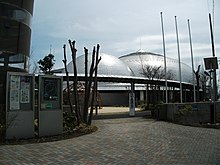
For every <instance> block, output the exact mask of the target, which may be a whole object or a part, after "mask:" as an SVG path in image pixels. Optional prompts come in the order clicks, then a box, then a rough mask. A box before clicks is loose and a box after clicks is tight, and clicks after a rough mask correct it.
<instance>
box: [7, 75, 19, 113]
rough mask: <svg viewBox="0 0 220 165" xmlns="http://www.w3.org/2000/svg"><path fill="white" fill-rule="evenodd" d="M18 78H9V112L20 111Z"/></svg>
mask: <svg viewBox="0 0 220 165" xmlns="http://www.w3.org/2000/svg"><path fill="white" fill-rule="evenodd" d="M19 90H20V76H11V77H10V98H9V99H10V110H19V109H20V103H19V100H20V96H19Z"/></svg>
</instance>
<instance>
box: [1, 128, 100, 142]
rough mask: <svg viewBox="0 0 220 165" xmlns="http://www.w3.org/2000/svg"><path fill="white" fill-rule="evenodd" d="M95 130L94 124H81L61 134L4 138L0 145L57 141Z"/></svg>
mask: <svg viewBox="0 0 220 165" xmlns="http://www.w3.org/2000/svg"><path fill="white" fill-rule="evenodd" d="M97 130H98V128H97V127H96V126H83V127H79V128H77V129H75V130H73V131H71V132H64V133H63V134H62V135H56V136H46V137H35V138H31V139H19V140H17V139H12V140H6V141H5V142H0V145H22V144H30V143H44V142H53V141H59V140H65V139H71V138H75V137H79V136H83V135H86V134H90V133H93V132H95V131H97Z"/></svg>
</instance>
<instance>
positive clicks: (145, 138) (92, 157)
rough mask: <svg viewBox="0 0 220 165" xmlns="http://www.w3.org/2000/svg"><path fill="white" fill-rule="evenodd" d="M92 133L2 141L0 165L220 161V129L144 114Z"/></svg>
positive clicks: (104, 123) (107, 123) (108, 122)
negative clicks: (43, 139)
mask: <svg viewBox="0 0 220 165" xmlns="http://www.w3.org/2000/svg"><path fill="white" fill-rule="evenodd" d="M93 124H94V125H96V126H98V128H99V129H98V131H97V132H95V133H92V134H89V135H85V136H81V137H77V138H73V139H67V140H61V141H56V142H46V143H38V144H36V143H35V144H25V145H1V146H0V164H1V165H6V164H11V165H14V164H22V165H26V164H28V165H29V164H39V165H40V164H79V165H99V164H100V165H102V164H103V165H105V164H120V165H121V164H126V165H127V164H129V165H136V164H137V165H142V164H143V165H145V164H190V165H197V164H198V165H199V164H204V165H205V164H216V165H217V164H220V130H217V129H208V128H197V127H189V126H181V125H177V124H172V123H168V122H163V121H154V120H152V119H144V118H142V117H132V118H117V119H104V120H95V121H94V123H93Z"/></svg>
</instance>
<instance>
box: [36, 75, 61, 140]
mask: <svg viewBox="0 0 220 165" xmlns="http://www.w3.org/2000/svg"><path fill="white" fill-rule="evenodd" d="M62 84H63V80H62V77H57V76H48V75H44V76H39V89H38V115H39V116H38V120H39V122H38V124H39V127H38V129H39V130H38V135H39V136H52V135H59V134H62V133H63V108H62V100H63V98H62V96H63V92H62V91H63V90H62V88H63V85H62Z"/></svg>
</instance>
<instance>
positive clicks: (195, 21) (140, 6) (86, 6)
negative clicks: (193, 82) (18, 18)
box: [31, 0, 220, 68]
mask: <svg viewBox="0 0 220 165" xmlns="http://www.w3.org/2000/svg"><path fill="white" fill-rule="evenodd" d="M214 4H215V6H214V12H215V13H214V37H215V48H216V50H215V53H216V55H217V56H218V57H219V55H220V1H219V0H215V3H214ZM160 12H163V18H164V29H165V40H166V54H167V56H168V57H171V58H176V59H177V58H178V55H177V44H176V30H175V21H174V16H177V21H178V30H179V41H180V55H181V59H182V61H183V62H186V63H188V64H189V65H191V64H190V61H189V59H190V48H189V35H188V26H187V19H190V24H191V33H192V41H193V53H194V57H195V65H198V64H199V63H200V61H201V60H200V61H199V59H202V58H203V57H209V56H212V52H211V44H210V43H211V41H210V28H209V19H208V13H209V12H211V13H213V0H35V5H34V17H33V23H32V45H31V51H32V52H33V55H34V57H32V61H33V60H35V61H38V60H39V59H41V58H43V57H44V56H45V55H48V54H49V53H50V47H51V53H52V54H54V55H55V60H56V64H55V68H59V67H63V63H62V61H61V60H62V59H63V44H68V39H71V40H76V46H77V49H78V52H77V53H78V54H77V55H78V56H80V55H82V54H83V47H87V48H88V49H89V50H90V51H92V47H93V46H95V45H96V44H100V45H101V52H103V53H106V54H110V55H114V56H117V57H119V56H122V55H126V54H128V53H132V52H135V51H138V50H139V49H143V50H144V51H147V52H152V53H159V54H163V47H162V35H161V20H160ZM212 19H213V18H212ZM50 45H52V46H50ZM67 48H68V49H69V47H67ZM219 58H220V57H219ZM68 59H69V60H70V59H71V57H70V53H69V58H68Z"/></svg>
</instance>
